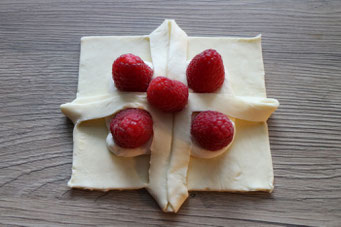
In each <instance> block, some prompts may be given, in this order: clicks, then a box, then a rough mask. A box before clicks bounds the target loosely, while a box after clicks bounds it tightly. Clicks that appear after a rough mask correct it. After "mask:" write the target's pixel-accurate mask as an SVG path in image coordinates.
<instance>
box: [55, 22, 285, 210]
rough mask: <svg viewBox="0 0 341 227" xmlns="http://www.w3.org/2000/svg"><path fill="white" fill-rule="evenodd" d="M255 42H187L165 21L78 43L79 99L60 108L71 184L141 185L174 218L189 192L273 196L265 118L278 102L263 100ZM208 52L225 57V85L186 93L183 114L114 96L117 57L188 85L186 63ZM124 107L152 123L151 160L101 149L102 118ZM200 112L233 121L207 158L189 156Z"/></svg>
mask: <svg viewBox="0 0 341 227" xmlns="http://www.w3.org/2000/svg"><path fill="white" fill-rule="evenodd" d="M260 39H261V38H260V36H257V37H255V38H200V37H187V35H186V33H185V32H184V31H182V30H181V29H180V28H179V27H178V26H177V24H176V23H175V21H174V20H165V22H164V23H163V24H161V26H160V27H159V28H157V29H156V30H155V31H154V32H152V33H151V34H150V35H149V36H136V37H87V38H82V39H81V57H80V68H79V85H78V92H77V98H76V99H75V100H74V101H73V102H72V103H67V104H64V105H62V106H61V109H62V111H63V113H64V114H65V115H66V116H68V117H69V118H70V119H71V120H72V121H73V122H74V123H75V129H74V135H73V136H74V155H73V167H72V176H71V179H70V181H69V183H68V185H69V186H70V187H79V188H85V189H96V190H110V189H136V188H143V187H146V188H147V190H148V191H149V192H150V193H151V194H152V196H153V197H154V198H155V199H156V201H157V202H158V204H159V205H160V207H161V209H162V210H163V211H165V212H177V211H178V209H179V208H180V206H181V204H182V203H183V201H184V200H185V199H186V198H187V197H188V190H212V191H257V190H262V191H272V189H273V169H272V161H271V153H270V147H269V138H268V130H267V124H266V120H267V119H268V117H270V115H271V113H272V112H273V111H275V110H276V108H277V107H278V105H279V104H278V101H277V100H275V99H267V98H266V93H265V85H264V69H263V62H262V53H261V43H260V42H261V40H260ZM208 48H213V49H216V50H217V51H218V52H219V53H220V54H221V55H222V57H223V61H224V65H225V71H226V76H227V77H226V80H225V83H224V86H223V87H222V88H221V89H220V90H219V91H218V92H216V93H212V94H196V93H190V95H189V104H188V106H187V107H186V108H185V110H183V111H182V112H180V113H177V114H174V115H173V114H166V113H162V112H159V111H158V110H155V109H154V108H152V107H151V106H149V105H148V102H147V101H146V94H145V93H135V92H131V93H126V92H119V91H117V90H116V88H115V87H114V86H113V81H112V78H111V64H112V62H113V61H114V60H115V59H116V58H117V57H118V56H120V55H121V54H125V53H133V54H135V55H138V56H140V57H141V58H142V59H143V60H144V61H146V62H152V64H153V68H154V76H161V75H162V76H167V77H169V78H172V79H177V80H180V81H182V82H184V83H186V77H185V71H186V66H187V63H188V61H190V60H191V58H192V57H194V56H195V55H196V54H198V53H199V52H201V51H203V50H204V49H208ZM186 62H187V63H186ZM94 85H95V86H94ZM129 107H132V108H143V109H145V110H147V111H148V112H149V113H150V114H151V116H152V118H153V122H154V124H153V125H154V126H153V130H154V138H153V140H152V144H151V146H150V150H151V155H143V156H137V157H131V158H129V157H119V156H116V155H114V154H112V153H111V152H110V151H109V150H108V148H107V146H106V137H107V135H108V129H107V127H106V125H105V118H106V117H108V116H111V115H113V114H114V113H115V112H117V111H119V110H121V109H124V108H129ZM204 110H217V111H220V112H223V113H225V114H226V115H228V116H230V117H233V118H235V126H236V134H235V138H234V142H233V144H232V145H231V147H230V148H229V149H228V151H227V152H225V153H224V154H222V155H220V156H218V157H216V158H212V159H201V158H195V157H191V156H190V155H191V149H192V146H193V145H192V141H191V139H190V124H191V115H192V113H193V112H198V111H204ZM202 170H205V171H202Z"/></svg>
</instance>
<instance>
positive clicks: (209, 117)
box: [191, 111, 234, 151]
mask: <svg viewBox="0 0 341 227" xmlns="http://www.w3.org/2000/svg"><path fill="white" fill-rule="evenodd" d="M191 134H192V136H193V138H194V139H195V140H196V142H197V143H198V144H199V145H200V146H201V147H202V148H205V149H207V150H210V151H216V150H219V149H222V148H223V147H226V146H227V145H228V144H230V143H231V141H232V139H233V134H234V127H233V123H232V122H231V120H230V119H229V118H228V117H227V116H226V115H225V114H222V113H220V112H216V111H204V112H201V113H199V114H198V115H197V116H196V117H195V118H194V120H193V121H192V127H191Z"/></svg>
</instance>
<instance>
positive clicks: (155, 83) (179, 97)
mask: <svg viewBox="0 0 341 227" xmlns="http://www.w3.org/2000/svg"><path fill="white" fill-rule="evenodd" d="M147 99H148V101H149V103H150V104H151V105H152V106H154V107H156V108H158V109H160V110H162V111H164V112H178V111H181V110H182V109H183V108H184V107H185V106H186V104H187V100H188V87H187V86H186V85H185V84H183V83H181V82H180V81H176V80H170V79H168V78H166V77H162V76H160V77H156V78H155V79H153V80H152V81H151V82H150V84H149V87H148V89H147Z"/></svg>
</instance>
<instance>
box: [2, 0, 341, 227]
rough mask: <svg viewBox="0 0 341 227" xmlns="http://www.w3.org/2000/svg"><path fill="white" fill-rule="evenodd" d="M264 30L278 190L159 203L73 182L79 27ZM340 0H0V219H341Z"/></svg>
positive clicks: (327, 222) (91, 31) (97, 31)
mask: <svg viewBox="0 0 341 227" xmlns="http://www.w3.org/2000/svg"><path fill="white" fill-rule="evenodd" d="M164 18H174V19H176V21H177V22H178V24H179V25H180V26H181V27H182V28H183V29H184V30H185V31H186V32H187V33H188V34H189V35H191V36H255V35H257V34H259V33H262V35H263V55H264V63H265V71H266V86H267V92H268V96H269V97H272V98H277V99H278V100H279V101H280V103H281V106H280V108H279V109H278V110H277V112H276V113H275V114H274V115H273V116H272V117H271V119H270V120H269V131H270V139H271V148H272V157H273V164H274V171H275V191H274V192H273V193H272V194H266V193H249V194H237V193H214V192H202V193H199V192H193V193H191V194H190V197H189V198H188V200H187V201H186V202H185V204H184V205H183V207H182V208H181V210H180V212H179V213H178V214H176V215H175V214H164V213H162V212H161V211H160V209H159V207H158V205H157V204H156V202H155V201H154V200H153V198H152V197H151V196H150V195H149V194H148V193H147V192H146V191H145V190H138V191H122V192H120V191H111V192H106V193H104V192H95V191H94V192H90V191H82V190H71V189H69V188H68V187H67V186H66V183H67V181H68V179H69V177H70V175H71V163H72V129H73V125H72V123H71V122H70V121H69V120H67V119H66V117H64V115H62V114H61V112H60V109H59V105H60V104H62V103H65V102H68V101H71V100H72V99H74V98H75V94H76V90H77V78H78V61H79V43H80V37H82V36H89V35H140V34H148V33H150V32H151V31H152V30H153V29H155V28H156V27H157V26H158V25H159V24H160V23H161V22H162V21H163V19H164ZM340 65H341V1H261V0H258V1H243V2H239V1H236V2H226V1H212V2H209V1H172V2H170V1H169V2H159V1H116V2H111V1H106V2H102V3H98V2H90V1H76V0H74V1H58V2H56V1H52V0H49V1H45V0H44V1H43V0H31V1H23V0H20V1H12V0H2V1H1V2H0V106H1V109H0V151H1V153H0V156H1V158H0V224H1V225H30V226H36V225H43V226H54V225H80V226H87V225H89V226H91V225H119V226H126V225H128V226H136V225H142V224H144V225H148V226H151V225H179V226H216V225H217V226H226V225H231V226H244V225H250V226H268V225H269V226H272V225H274V226H281V225H283V226H290V225H293V226H296V225H304V226H305V225H308V226H341V68H340Z"/></svg>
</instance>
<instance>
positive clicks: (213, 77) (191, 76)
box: [186, 49, 225, 93]
mask: <svg viewBox="0 0 341 227" xmlns="http://www.w3.org/2000/svg"><path fill="white" fill-rule="evenodd" d="M186 75H187V83H188V87H190V88H192V89H193V91H194V92H199V93H206V92H214V91H216V90H217V89H218V88H220V87H221V86H222V85H223V83H224V79H225V71H224V64H223V60H222V58H221V56H220V54H219V53H218V52H217V51H216V50H213V49H208V50H205V51H203V52H201V53H200V54H198V55H196V56H195V57H194V58H193V59H192V60H191V62H190V63H189V65H188V67H187V70H186Z"/></svg>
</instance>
